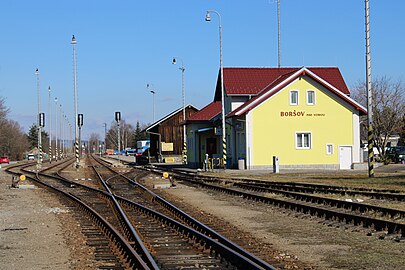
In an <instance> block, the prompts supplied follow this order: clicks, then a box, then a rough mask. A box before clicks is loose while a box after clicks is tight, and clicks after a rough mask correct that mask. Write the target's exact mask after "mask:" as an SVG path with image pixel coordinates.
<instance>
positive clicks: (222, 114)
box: [205, 10, 227, 169]
mask: <svg viewBox="0 0 405 270" xmlns="http://www.w3.org/2000/svg"><path fill="white" fill-rule="evenodd" d="M211 13H215V14H217V15H218V18H219V67H220V70H221V117H222V159H223V162H224V169H226V156H227V152H226V148H227V147H226V126H225V92H224V68H223V65H222V19H221V14H219V12H218V11H215V10H207V14H206V15H205V20H206V21H207V22H210V21H211V16H210V14H211Z"/></svg>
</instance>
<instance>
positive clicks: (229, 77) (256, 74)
mask: <svg viewBox="0 0 405 270" xmlns="http://www.w3.org/2000/svg"><path fill="white" fill-rule="evenodd" d="M300 69H301V67H299V68H297V67H289V68H239V67H234V68H232V67H227V68H224V87H225V90H226V94H227V95H230V96H231V95H257V94H258V93H259V92H260V91H262V90H263V89H264V88H267V86H269V85H270V84H274V82H275V81H279V80H280V79H281V78H282V77H285V76H286V75H288V74H291V73H294V72H296V71H298V70H300ZM307 69H308V70H310V71H312V72H313V73H315V74H316V75H317V76H319V77H320V78H322V79H323V80H325V81H327V82H328V83H330V84H331V85H332V86H334V87H335V88H337V89H339V90H340V91H341V92H343V93H344V94H346V95H349V94H350V92H349V89H348V88H347V85H346V83H345V82H344V80H343V77H342V74H341V73H340V71H339V69H338V68H337V67H309V68H307ZM219 85H220V81H219V80H218V85H217V91H218V90H219V91H220V89H218V88H219V87H218V86H219Z"/></svg>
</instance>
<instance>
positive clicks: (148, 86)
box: [146, 83, 156, 123]
mask: <svg viewBox="0 0 405 270" xmlns="http://www.w3.org/2000/svg"><path fill="white" fill-rule="evenodd" d="M146 88H148V89H149V88H152V87H151V84H149V83H148V84H147V85H146ZM149 91H150V92H151V93H152V123H155V94H156V92H155V91H154V90H149Z"/></svg>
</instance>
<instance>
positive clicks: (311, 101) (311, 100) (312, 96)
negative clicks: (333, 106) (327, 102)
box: [307, 90, 315, 105]
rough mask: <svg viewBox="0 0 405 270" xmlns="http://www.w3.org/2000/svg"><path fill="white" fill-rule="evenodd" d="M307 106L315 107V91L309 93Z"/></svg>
mask: <svg viewBox="0 0 405 270" xmlns="http://www.w3.org/2000/svg"><path fill="white" fill-rule="evenodd" d="M307 105H315V91H314V90H308V91H307Z"/></svg>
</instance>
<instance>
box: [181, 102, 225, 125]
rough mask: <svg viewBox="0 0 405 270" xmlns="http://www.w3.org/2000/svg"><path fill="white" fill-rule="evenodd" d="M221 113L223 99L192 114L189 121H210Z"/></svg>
mask: <svg viewBox="0 0 405 270" xmlns="http://www.w3.org/2000/svg"><path fill="white" fill-rule="evenodd" d="M220 113H221V101H214V102H211V103H210V104H208V105H207V106H205V107H204V108H202V109H201V110H200V111H198V112H197V113H195V114H193V115H192V116H190V117H189V118H188V119H187V121H186V122H188V121H209V120H211V119H212V118H214V117H215V116H217V115H218V114H220Z"/></svg>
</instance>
